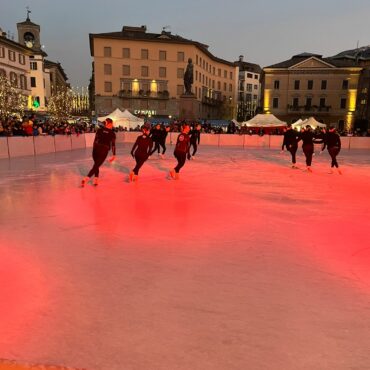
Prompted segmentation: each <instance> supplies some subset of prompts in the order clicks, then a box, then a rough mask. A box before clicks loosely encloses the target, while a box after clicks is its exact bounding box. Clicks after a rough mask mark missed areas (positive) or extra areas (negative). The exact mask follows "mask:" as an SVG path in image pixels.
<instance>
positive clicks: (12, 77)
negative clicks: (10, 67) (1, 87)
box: [10, 72, 18, 87]
mask: <svg viewBox="0 0 370 370" xmlns="http://www.w3.org/2000/svg"><path fill="white" fill-rule="evenodd" d="M10 82H11V84H12V85H13V86H14V87H18V77H17V74H16V73H15V72H10Z"/></svg>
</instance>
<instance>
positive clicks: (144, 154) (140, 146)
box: [129, 123, 153, 181]
mask: <svg viewBox="0 0 370 370" xmlns="http://www.w3.org/2000/svg"><path fill="white" fill-rule="evenodd" d="M141 131H142V133H143V134H142V135H140V136H138V137H137V139H136V141H135V144H134V146H133V147H132V149H131V155H132V156H133V157H134V158H135V161H136V166H135V168H134V169H133V170H132V171H131V172H130V176H129V181H136V180H137V177H138V175H139V170H140V168H141V166H142V165H143V164H144V162H145V161H146V160H147V159H148V157H149V154H150V152H151V150H152V147H153V140H152V139H151V138H150V137H149V133H150V124H149V123H146V124H144V125H143V126H142V127H141Z"/></svg>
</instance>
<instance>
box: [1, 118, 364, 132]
mask: <svg viewBox="0 0 370 370" xmlns="http://www.w3.org/2000/svg"><path fill="white" fill-rule="evenodd" d="M183 123H184V121H178V120H172V121H170V122H163V123H161V125H162V126H170V131H171V132H180V130H181V125H182V124H183ZM187 123H189V121H187ZM198 123H200V124H201V125H202V132H203V133H210V134H222V133H227V134H238V135H259V136H263V135H282V134H283V133H284V129H283V128H281V127H280V128H251V127H247V126H242V127H240V126H238V125H237V124H235V122H234V121H229V123H228V125H227V126H225V125H222V126H221V125H220V126H217V125H214V124H211V123H208V122H207V121H192V122H190V124H191V125H194V126H195V125H197V124H198ZM98 128H99V126H98V124H94V123H92V122H91V121H89V120H87V119H85V120H81V119H80V120H74V121H73V122H72V123H71V122H67V121H61V122H58V123H56V122H54V121H50V120H48V119H37V117H36V116H35V115H32V116H25V117H23V118H22V119H21V120H20V119H17V118H16V117H11V118H9V119H7V120H1V119H0V136H38V135H72V134H77V135H79V134H81V133H94V132H96V130H97V129H98ZM115 131H117V132H120V131H127V129H126V128H124V127H118V128H115ZM129 131H140V126H139V125H138V126H137V127H135V128H134V129H130V130H129ZM338 133H339V134H340V135H341V136H370V130H368V131H367V132H360V131H349V132H348V131H345V130H343V131H338Z"/></svg>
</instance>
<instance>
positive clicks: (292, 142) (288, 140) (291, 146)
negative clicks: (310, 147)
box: [281, 123, 301, 168]
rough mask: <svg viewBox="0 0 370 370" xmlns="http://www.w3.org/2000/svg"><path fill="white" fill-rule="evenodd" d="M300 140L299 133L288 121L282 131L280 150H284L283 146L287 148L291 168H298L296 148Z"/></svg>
mask: <svg viewBox="0 0 370 370" xmlns="http://www.w3.org/2000/svg"><path fill="white" fill-rule="evenodd" d="M300 140H301V135H300V133H299V132H297V131H296V130H294V129H293V128H292V125H291V124H290V123H289V124H288V127H287V129H286V131H285V132H284V140H283V145H282V146H281V150H282V151H284V147H286V148H287V150H288V152H289V153H290V154H291V156H292V168H298V167H297V166H296V163H297V161H296V153H297V149H298V142H299V141H300Z"/></svg>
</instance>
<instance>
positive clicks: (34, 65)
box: [30, 62, 37, 71]
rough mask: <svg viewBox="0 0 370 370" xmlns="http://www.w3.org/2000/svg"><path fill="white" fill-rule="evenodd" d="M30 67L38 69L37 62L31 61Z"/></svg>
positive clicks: (34, 69)
mask: <svg viewBox="0 0 370 370" xmlns="http://www.w3.org/2000/svg"><path fill="white" fill-rule="evenodd" d="M30 68H31V69H32V70H33V71H37V62H31V63H30Z"/></svg>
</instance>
